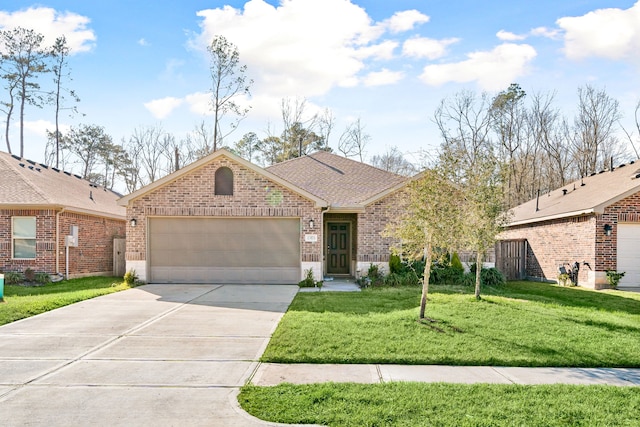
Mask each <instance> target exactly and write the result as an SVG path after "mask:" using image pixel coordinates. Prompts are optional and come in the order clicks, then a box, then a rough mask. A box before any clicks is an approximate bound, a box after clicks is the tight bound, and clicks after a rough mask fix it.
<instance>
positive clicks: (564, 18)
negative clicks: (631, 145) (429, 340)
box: [0, 0, 640, 161]
mask: <svg viewBox="0 0 640 427" xmlns="http://www.w3.org/2000/svg"><path fill="white" fill-rule="evenodd" d="M16 25H19V26H23V27H33V28H34V29H35V30H37V31H40V32H42V33H43V34H45V36H46V37H48V38H49V39H48V40H53V39H54V38H55V36H57V35H60V34H62V33H64V34H65V35H66V36H67V39H68V40H69V41H70V42H71V45H72V47H73V49H74V55H73V56H72V57H71V58H70V66H71V70H72V76H73V79H74V80H73V82H72V83H71V84H70V86H71V87H72V88H74V89H75V90H76V92H77V93H78V95H79V96H80V98H81V102H80V103H79V104H78V108H79V110H80V111H81V112H82V113H84V116H78V115H76V116H75V117H67V116H65V117H63V118H62V122H63V123H64V125H65V126H69V125H76V124H79V123H90V124H98V125H101V126H104V127H105V128H106V130H107V132H108V133H109V134H110V135H112V137H113V139H114V141H115V142H119V141H120V140H121V139H122V138H128V137H129V136H130V135H131V134H132V133H133V131H134V129H136V128H139V127H142V126H156V125H160V126H162V127H163V128H164V129H165V130H166V131H168V132H171V133H173V134H174V135H175V136H176V138H178V139H180V138H184V137H185V136H186V134H187V133H188V132H190V131H192V130H193V129H194V126H195V125H197V124H198V123H200V122H201V121H202V120H205V121H209V122H210V121H211V116H210V115H209V114H210V112H209V111H208V105H207V95H206V92H207V90H208V88H209V85H210V78H209V75H208V68H207V65H208V60H207V58H206V55H205V46H206V45H207V44H208V43H209V42H210V41H211V38H212V37H213V35H215V34H221V35H224V36H225V37H227V38H228V39H229V40H230V41H231V42H233V43H234V44H236V45H237V46H238V49H239V52H240V59H241V62H243V63H244V64H246V65H247V67H248V75H249V76H250V77H251V78H253V79H254V81H255V83H254V85H253V86H252V90H251V93H252V97H251V98H250V99H248V100H246V102H247V103H248V104H249V105H250V106H251V107H252V109H251V112H250V113H249V116H248V117H247V119H246V120H244V121H243V122H242V124H241V127H240V129H239V130H238V131H236V132H235V133H233V134H231V135H230V136H229V137H228V139H227V140H226V142H227V143H229V144H231V143H232V142H233V141H235V140H237V139H240V138H241V137H242V134H243V133H245V132H249V131H253V132H256V133H257V134H258V136H259V137H265V136H267V132H269V131H270V132H271V133H274V134H279V133H280V132H281V130H282V129H281V126H282V125H281V118H280V104H281V100H282V99H283V98H289V99H296V98H298V99H306V102H307V111H308V112H309V113H310V114H311V113H313V112H315V111H320V110H323V109H325V108H329V109H330V110H331V111H332V113H333V116H334V117H335V118H336V123H335V127H334V130H333V132H332V136H331V139H330V145H331V146H332V147H334V149H335V148H336V147H337V143H338V138H339V136H340V134H341V133H342V131H343V130H344V128H345V126H346V125H347V123H349V122H350V121H353V120H355V119H357V118H360V119H361V123H362V124H363V125H364V127H365V132H366V133H368V134H369V135H370V136H371V141H370V143H369V145H368V146H367V147H366V152H367V153H366V154H367V157H370V156H372V155H374V154H380V153H382V152H384V151H385V150H386V149H387V148H389V147H391V146H396V147H398V148H399V149H400V150H401V151H402V152H404V153H406V154H407V157H408V159H409V160H412V161H416V160H418V158H417V156H416V155H415V153H417V152H419V151H420V150H425V149H426V150H433V149H434V148H435V147H437V146H438V144H439V143H440V140H439V137H438V133H437V130H436V127H435V125H434V123H433V121H432V117H433V113H434V111H435V109H436V107H437V105H438V103H439V102H440V101H441V100H442V99H443V98H445V97H447V96H452V95H454V94H455V93H456V92H458V91H460V90H473V91H476V92H478V93H480V92H482V91H487V92H490V93H496V92H498V91H500V90H504V89H506V88H507V87H508V86H509V84H510V83H512V82H517V83H519V84H520V85H521V87H522V88H523V89H524V90H525V91H527V92H528V93H533V92H551V91H556V92H557V94H556V104H557V106H558V107H559V108H561V109H562V111H563V112H564V113H565V114H566V115H567V116H569V117H571V116H572V115H573V112H574V111H573V110H574V108H575V105H576V103H577V89H578V87H580V86H583V85H586V84H591V85H593V86H595V87H597V88H605V89H606V90H607V92H608V93H609V94H610V95H611V96H613V97H614V98H616V99H617V100H618V101H619V102H620V107H621V111H622V112H623V114H624V115H625V118H624V120H623V123H624V124H625V126H626V127H627V129H629V128H631V127H632V124H633V112H634V108H635V105H636V103H637V102H638V100H639V99H640V1H638V2H635V1H632V0H627V1H620V0H619V1H606V0H562V1H557V0H555V1H551V0H538V1H535V2H534V1H530V0H510V1H492V2H491V7H490V8H489V7H487V2H482V1H477V0H463V1H458V0H449V1H443V0H423V1H418V0H396V1H373V0H351V1H349V0H286V1H265V0H251V1H204V0H189V1H186V0H185V1H131V0H128V1H124V0H95V1H84V0H68V1H64V0H49V1H47V0H44V1H41V2H38V3H34V2H30V1H22V0H8V1H7V0H4V1H3V2H2V3H1V4H0V27H2V28H11V27H12V26H16ZM41 83H43V85H44V84H46V81H42V82H41ZM3 96H4V93H3V92H0V99H2V98H3ZM25 119H26V121H27V132H26V135H27V140H26V142H25V145H26V149H25V152H26V156H27V157H29V158H32V159H34V160H40V159H41V158H42V157H43V153H44V137H43V135H44V131H45V130H46V129H47V128H49V129H53V125H52V123H53V120H54V117H53V110H52V108H50V107H49V108H45V109H42V110H39V109H35V108H29V109H28V110H27V114H26V117H25ZM13 129H14V131H16V132H17V123H15V124H13ZM14 133H15V132H14ZM13 141H14V142H13V146H14V147H15V146H16V142H15V141H17V135H16V136H15V137H14V138H13ZM0 149H2V150H3V151H4V150H6V146H5V145H4V141H2V143H1V145H0Z"/></svg>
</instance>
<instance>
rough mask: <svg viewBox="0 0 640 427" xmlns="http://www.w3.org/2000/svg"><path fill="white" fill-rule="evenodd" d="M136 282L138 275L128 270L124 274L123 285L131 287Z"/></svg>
mask: <svg viewBox="0 0 640 427" xmlns="http://www.w3.org/2000/svg"><path fill="white" fill-rule="evenodd" d="M136 280H138V275H137V274H136V271H135V270H129V271H127V272H126V273H125V274H124V283H126V284H127V285H129V286H133V285H134V284H135V283H136Z"/></svg>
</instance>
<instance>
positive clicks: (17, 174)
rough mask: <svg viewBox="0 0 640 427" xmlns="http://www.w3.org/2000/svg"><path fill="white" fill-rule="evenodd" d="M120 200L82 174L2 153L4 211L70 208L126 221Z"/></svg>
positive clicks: (0, 178) (0, 195)
mask: <svg viewBox="0 0 640 427" xmlns="http://www.w3.org/2000/svg"><path fill="white" fill-rule="evenodd" d="M119 197H120V195H119V194H117V193H115V192H113V191H111V190H107V189H104V188H101V187H98V186H97V185H95V184H93V183H91V182H89V181H87V180H85V179H82V178H81V177H80V176H78V175H73V174H71V173H69V172H63V171H61V170H58V169H55V168H51V167H48V166H46V165H43V164H40V163H36V162H34V161H31V160H26V159H22V158H20V157H18V156H14V155H11V154H8V153H4V152H0V208H5V209H6V208H11V209H30V208H66V209H69V210H71V211H74V212H78V213H87V214H92V215H99V216H107V217H113V218H118V219H125V217H126V209H125V208H123V207H121V206H118V204H117V203H116V200H118V198H119Z"/></svg>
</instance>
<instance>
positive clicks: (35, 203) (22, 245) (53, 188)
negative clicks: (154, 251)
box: [0, 152, 126, 277]
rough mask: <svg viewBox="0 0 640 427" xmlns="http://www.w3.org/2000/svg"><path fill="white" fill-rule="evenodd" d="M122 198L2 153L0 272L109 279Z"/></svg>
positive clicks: (121, 216) (122, 214) (119, 231)
mask: <svg viewBox="0 0 640 427" xmlns="http://www.w3.org/2000/svg"><path fill="white" fill-rule="evenodd" d="M120 197H121V196H120V195H118V194H116V193H114V192H113V191H110V190H106V189H104V188H100V187H98V186H96V185H95V184H93V183H91V182H89V181H87V180H84V179H81V178H80V177H79V176H77V175H73V174H71V173H69V172H63V171H61V170H58V169H56V168H52V167H48V166H46V165H43V164H39V163H36V162H34V161H31V160H26V159H22V158H20V157H18V156H15V155H10V154H8V153H3V152H0V271H3V272H8V271H15V272H24V271H25V270H27V269H31V270H33V271H35V272H44V273H49V274H55V273H62V274H67V273H68V276H69V277H81V276H89V275H112V274H113V270H114V268H113V262H114V260H113V241H114V238H117V237H121V238H124V236H125V231H126V227H125V220H126V209H124V208H123V207H121V206H118V204H117V203H116V201H117V200H118V199H119V198H120ZM70 235H73V236H74V237H75V239H73V238H72V239H71V240H69V239H68V238H67V236H70ZM67 253H68V254H69V258H68V260H67V258H66V254H67Z"/></svg>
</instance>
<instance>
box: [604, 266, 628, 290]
mask: <svg viewBox="0 0 640 427" xmlns="http://www.w3.org/2000/svg"><path fill="white" fill-rule="evenodd" d="M606 273H607V282H609V286H611V287H612V288H613V289H618V283H620V279H622V278H623V277H624V273H625V272H624V271H623V272H622V273H618V272H617V271H615V270H606Z"/></svg>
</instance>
